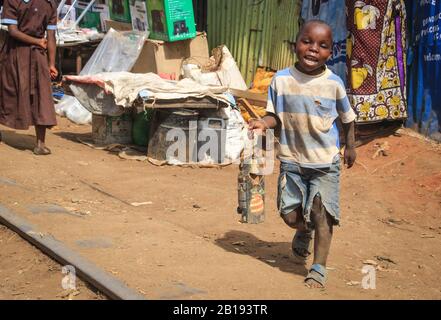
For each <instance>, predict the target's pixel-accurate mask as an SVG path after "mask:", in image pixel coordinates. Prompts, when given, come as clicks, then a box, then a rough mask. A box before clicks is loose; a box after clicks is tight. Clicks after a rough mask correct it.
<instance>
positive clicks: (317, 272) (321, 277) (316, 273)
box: [305, 264, 327, 288]
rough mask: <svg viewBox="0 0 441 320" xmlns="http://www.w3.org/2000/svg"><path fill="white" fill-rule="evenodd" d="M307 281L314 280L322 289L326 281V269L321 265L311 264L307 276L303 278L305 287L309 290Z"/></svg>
mask: <svg viewBox="0 0 441 320" xmlns="http://www.w3.org/2000/svg"><path fill="white" fill-rule="evenodd" d="M308 280H314V281H315V282H317V283H318V284H319V285H320V286H321V287H322V288H324V287H325V284H326V280H327V271H326V267H324V266H322V265H321V264H313V265H312V266H311V269H309V272H308V275H307V276H306V278H305V285H306V286H307V287H309V288H311V285H310V284H309V283H308Z"/></svg>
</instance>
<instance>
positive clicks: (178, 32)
mask: <svg viewBox="0 0 441 320" xmlns="http://www.w3.org/2000/svg"><path fill="white" fill-rule="evenodd" d="M147 11H148V20H149V24H150V38H151V39H156V40H163V41H170V42H173V41H179V40H185V39H192V38H194V37H195V36H196V26H195V20H194V12H193V1H192V0H147Z"/></svg>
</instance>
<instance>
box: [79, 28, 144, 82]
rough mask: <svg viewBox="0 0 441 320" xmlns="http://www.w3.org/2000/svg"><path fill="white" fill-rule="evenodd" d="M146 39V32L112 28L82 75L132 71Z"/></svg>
mask: <svg viewBox="0 0 441 320" xmlns="http://www.w3.org/2000/svg"><path fill="white" fill-rule="evenodd" d="M145 39H146V34H145V33H144V32H139V31H124V32H118V31H115V30H114V29H112V28H111V29H110V30H109V31H108V32H107V34H106V36H105V37H104V39H103V40H102V41H101V43H100V45H99V46H98V47H97V48H96V50H95V52H94V53H93V55H92V57H91V58H90V59H89V61H88V62H87V64H86V65H85V66H84V68H83V70H81V73H80V75H92V74H97V73H100V72H118V71H130V70H131V69H132V67H133V65H134V64H135V62H136V60H137V59H138V56H139V54H140V53H141V50H142V48H143V46H144V42H145Z"/></svg>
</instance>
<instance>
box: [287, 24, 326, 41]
mask: <svg viewBox="0 0 441 320" xmlns="http://www.w3.org/2000/svg"><path fill="white" fill-rule="evenodd" d="M310 24H319V25H322V26H325V27H327V28H329V30H330V31H331V41H333V35H332V28H331V26H330V25H329V24H328V23H326V22H325V21H323V20H320V19H311V20H308V21H306V22H304V23H303V24H302V25H301V26H300V30H299V32H298V33H297V36H296V42H297V41H298V40H299V37H300V35H301V34H302V32H303V30H305V28H306V27H307V26H308V25H310Z"/></svg>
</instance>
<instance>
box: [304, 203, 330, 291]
mask: <svg viewBox="0 0 441 320" xmlns="http://www.w3.org/2000/svg"><path fill="white" fill-rule="evenodd" d="M311 221H312V223H313V224H314V230H315V238H314V262H313V264H320V265H322V266H323V267H326V260H327V259H328V254H329V249H330V247H331V240H332V232H333V225H334V223H333V219H332V217H331V215H330V214H329V213H327V212H326V209H325V207H324V206H323V203H322V200H321V198H320V197H319V196H317V197H315V198H314V203H313V206H312V212H311ZM306 284H307V285H308V286H309V287H310V288H322V287H323V286H322V285H321V284H319V283H318V282H317V281H315V280H313V279H308V280H307V281H306Z"/></svg>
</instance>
